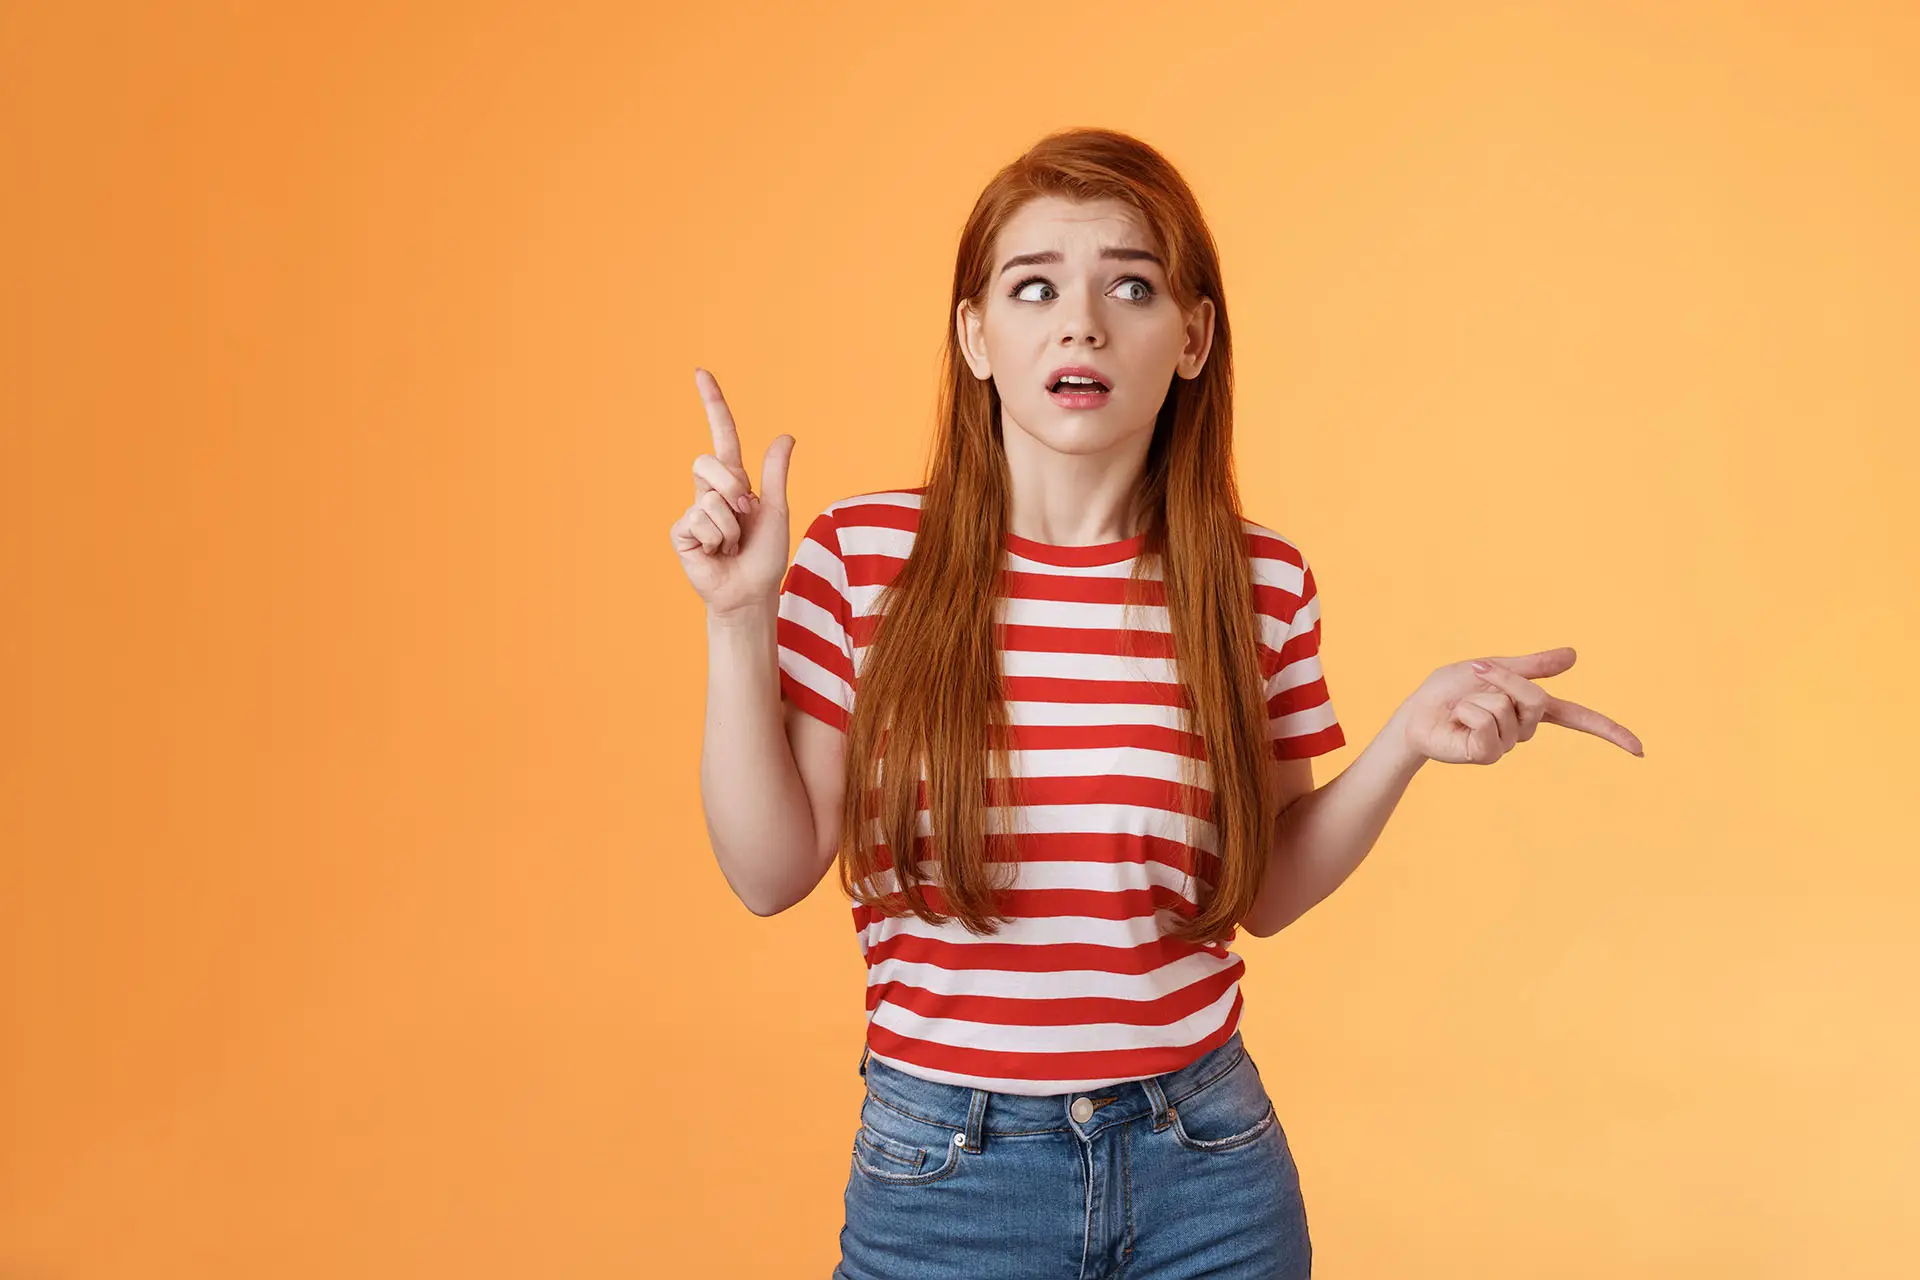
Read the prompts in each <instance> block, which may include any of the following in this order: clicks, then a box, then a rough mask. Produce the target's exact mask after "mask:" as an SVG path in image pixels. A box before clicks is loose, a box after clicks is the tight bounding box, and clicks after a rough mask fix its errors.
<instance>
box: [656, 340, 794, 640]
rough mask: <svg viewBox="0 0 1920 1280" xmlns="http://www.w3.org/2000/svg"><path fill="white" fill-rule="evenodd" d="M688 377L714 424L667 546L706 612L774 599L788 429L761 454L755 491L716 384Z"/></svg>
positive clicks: (784, 534)
mask: <svg viewBox="0 0 1920 1280" xmlns="http://www.w3.org/2000/svg"><path fill="white" fill-rule="evenodd" d="M693 382H694V385H695V386H696V387H698V388H699V390H700V399H701V400H702V401H703V402H705V404H706V407H707V423H708V425H709V426H711V427H712V428H713V452H712V453H703V454H701V455H700V456H699V457H697V458H695V459H694V460H693V505H692V506H690V507H688V508H687V511H686V514H685V515H683V516H681V517H680V518H679V519H678V520H676V521H674V523H673V530H672V534H673V549H674V550H675V551H676V552H678V553H679V555H680V567H681V568H682V569H684V570H685V571H686V575H687V580H688V581H689V582H691V583H693V589H694V590H695V591H697V592H699V593H700V598H701V599H702V600H704V601H706V602H707V612H708V613H709V614H710V615H726V614H732V613H738V612H741V611H744V610H749V609H752V608H754V607H756V606H765V607H768V608H774V607H777V605H778V602H779V598H780V582H781V579H782V578H783V577H784V576H785V575H786V570H787V538H788V536H789V531H788V527H787V520H788V517H787V462H788V460H789V459H790V458H791V457H792V456H793V443H794V441H793V437H792V436H777V437H775V438H774V441H773V443H772V444H770V445H768V446H767V453H766V457H764V458H762V459H761V460H760V493H759V494H757V495H756V494H755V493H754V492H753V483H752V481H751V480H750V479H749V478H748V476H747V469H746V467H745V466H744V465H743V464H742V463H741V461H740V435H739V432H737V431H736V430H735V429H734V425H733V414H732V412H731V411H729V410H728V408H727V401H726V397H725V396H723V395H721V394H720V384H719V383H718V382H717V381H715V379H714V376H713V375H712V374H711V373H708V372H707V371H706V370H705V369H695V370H694V371H693Z"/></svg>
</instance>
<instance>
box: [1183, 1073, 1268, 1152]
mask: <svg viewBox="0 0 1920 1280" xmlns="http://www.w3.org/2000/svg"><path fill="white" fill-rule="evenodd" d="M1168 1101H1169V1102H1170V1103H1171V1104H1172V1108H1173V1134H1174V1137H1176V1138H1178V1139H1179V1140H1180V1145H1181V1146H1183V1147H1186V1148H1187V1149H1188V1150H1190V1151H1207V1152H1219V1151H1232V1150H1234V1149H1235V1148H1238V1147H1242V1146H1245V1145H1246V1144H1247V1143H1249V1142H1252V1141H1253V1140H1254V1139H1255V1138H1258V1137H1259V1136H1260V1135H1261V1134H1263V1133H1265V1132H1266V1131H1267V1130H1268V1129H1271V1128H1272V1127H1273V1125H1274V1122H1275V1120H1276V1119H1277V1118H1278V1116H1277V1114H1276V1112H1275V1111H1274V1106H1273V1099H1272V1098H1270V1097H1268V1096H1267V1088H1266V1085H1265V1084H1263V1083H1262V1082H1261V1080H1260V1070H1259V1068H1258V1067H1256V1066H1254V1064H1253V1058H1252V1056H1251V1055H1249V1054H1247V1053H1246V1052H1245V1051H1242V1052H1241V1054H1240V1059H1239V1061H1237V1062H1235V1063H1234V1064H1233V1066H1232V1067H1230V1068H1228V1069H1227V1070H1226V1071H1223V1072H1221V1073H1220V1074H1219V1075H1217V1076H1215V1077H1214V1078H1213V1079H1211V1080H1209V1081H1207V1082H1206V1083H1204V1084H1202V1085H1201V1086H1200V1088H1199V1089H1197V1090H1195V1091H1194V1092H1192V1093H1190V1094H1188V1095H1187V1096H1186V1097H1184V1098H1180V1099H1177V1100H1176V1099H1171V1098H1170V1099H1168Z"/></svg>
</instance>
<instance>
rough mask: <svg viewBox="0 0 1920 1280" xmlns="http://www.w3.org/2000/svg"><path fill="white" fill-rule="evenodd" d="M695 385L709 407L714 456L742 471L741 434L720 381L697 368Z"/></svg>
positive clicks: (708, 417)
mask: <svg viewBox="0 0 1920 1280" xmlns="http://www.w3.org/2000/svg"><path fill="white" fill-rule="evenodd" d="M693 384H694V386H696V387H698V388H699V389H700V399H701V402H702V403H704V404H705V405H706V406H707V425H708V426H710V427H712V428H713V456H714V457H716V458H718V459H720V461H722V462H724V463H726V464H727V465H728V466H729V467H731V468H733V469H734V470H736V471H737V470H740V469H741V463H740V433H739V431H737V430H736V429H735V428H734V425H733V411H732V410H730V409H728V408H727V398H726V397H725V396H723V395H721V394H720V383H719V380H718V379H716V378H715V377H714V376H713V375H712V374H711V373H708V372H707V371H706V370H705V369H702V368H699V367H697V366H696V367H695V369H694V371H693Z"/></svg>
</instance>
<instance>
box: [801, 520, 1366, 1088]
mask: <svg viewBox="0 0 1920 1280" xmlns="http://www.w3.org/2000/svg"><path fill="white" fill-rule="evenodd" d="M920 497H921V490H919V489H899V490H887V491H883V492H878V493H869V494H862V495H859V496H856V497H850V498H844V499H842V500H841V501H839V502H836V503H834V504H832V505H831V506H829V507H828V508H827V509H826V510H825V511H824V512H822V513H821V514H820V515H819V516H818V517H817V518H816V519H815V520H814V521H813V523H812V525H810V526H809V527H808V529H807V532H806V535H805V536H804V537H803V538H802V540H801V542H800V546H799V548H798V550H797V551H796V552H795V554H794V559H793V563H792V564H791V565H790V566H789V568H788V570H787V575H786V581H785V583H784V584H783V586H782V589H781V594H780V619H779V626H778V637H779V660H780V688H781V693H782V696H783V697H785V698H786V699H787V700H788V701H789V702H792V703H793V704H794V705H795V706H797V707H799V708H800V709H801V710H804V711H806V712H808V713H810V714H812V715H814V716H815V717H817V718H819V719H821V720H823V721H825V722H826V723H828V724H830V725H833V726H835V727H836V728H839V729H842V730H844V729H845V728H846V727H847V718H848V713H849V711H850V710H851V708H852V706H853V696H854V691H855V688H856V686H857V672H858V670H859V669H860V664H861V663H862V662H863V661H864V659H865V654H866V651H867V648H868V646H869V645H870V643H871V641H872V637H873V632H874V628H875V626H876V625H877V622H878V619H876V618H875V617H874V616H873V615H872V613H871V612H870V611H871V609H872V606H873V603H874V600H875V598H876V597H877V596H878V595H879V593H880V591H881V589H882V588H883V587H884V586H885V585H886V584H887V583H888V582H890V581H891V580H892V578H893V575H894V574H895V573H897V572H898V571H899V569H900V567H901V566H902V565H903V564H905V562H906V558H907V555H908V552H909V551H910V549H911V548H912V545H913V535H914V531H915V529H916V527H917V526H918V523H919V515H920ZM1243 523H1244V527H1245V529H1246V533H1247V555H1248V557H1249V563H1250V564H1251V566H1252V572H1253V581H1254V593H1253V594H1254V608H1255V613H1256V618H1257V622H1258V626H1259V636H1260V644H1261V648H1260V660H1261V671H1262V673H1263V675H1264V677H1265V692H1266V697H1267V714H1268V726H1269V729H1270V731H1271V736H1272V740H1273V753H1274V755H1275V757H1276V758H1280V759H1298V758H1301V757H1306V756H1317V755H1321V754H1323V753H1325V752H1328V751H1332V750H1333V749H1335V748H1336V747H1340V746H1344V745H1345V744H1346V738H1345V735H1344V734H1343V733H1342V731H1341V728H1340V723H1339V721H1338V720H1337V719H1336V718H1335V716H1334V710H1333V703H1332V701H1331V699H1330V698H1329V697H1328V694H1327V687H1326V682H1325V680H1324V678H1323V677H1322V675H1321V671H1320V658H1319V648H1320V604H1319V598H1318V596H1317V594H1316V592H1315V589H1314V581H1313V571H1312V569H1311V568H1310V567H1309V566H1308V564H1307V562H1306V558H1305V557H1304V556H1303V555H1301V553H1300V551H1299V549H1298V548H1297V547H1295V546H1294V545H1293V544H1292V543H1291V542H1289V541H1287V540H1286V539H1285V538H1282V537H1281V536H1280V535H1279V534H1277V533H1274V532H1273V531H1272V530H1270V529H1267V528H1264V527H1263V526H1260V525H1257V524H1254V523H1252V522H1250V521H1247V522H1243ZM1141 541H1142V540H1141V539H1140V538H1138V537H1135V538H1129V539H1126V540H1124V541H1121V542H1113V543H1106V544H1102V545H1100V546H1093V547H1064V546H1052V545H1048V544H1043V543H1038V542H1034V541H1031V540H1029V539H1026V538H1021V537H1018V536H1010V537H1009V539H1008V555H1007V561H1006V565H1005V569H1006V576H1005V582H1006V588H1005V590H1004V592H1003V606H1002V607H1003V612H1002V614H1001V615H1000V620H999V622H998V624H997V635H998V637H999V643H1000V653H1001V664H1002V670H1003V672H1004V673H1005V685H1006V695H1007V711H1008V717H1009V719H1010V722H1011V725H1012V744H1011V745H1012V765H1013V768H1014V770H1015V772H1016V773H1017V774H1019V775H1020V777H1021V779H1022V781H1023V782H1024V789H1025V792H1026V803H1025V804H1022V805H1019V806H1017V807H1016V806H1015V805H1013V804H1011V803H1010V802H1006V801H1010V797H1008V796H1007V795H1006V793H1005V792H1004V785H1005V781H1004V780H998V779H989V780H988V798H989V800H990V801H995V803H992V804H990V807H989V808H988V809H987V810H986V819H985V821H986V829H987V832H988V854H989V856H990V857H992V858H994V859H995V860H997V861H1004V862H1009V863H1013V864H1014V865H1013V867H1012V869H1011V871H1009V869H1007V868H1003V867H996V868H995V871H996V872H997V873H998V874H999V876H1000V877H1001V878H1002V879H1003V880H1006V879H1008V877H1009V876H1012V879H1011V881H1010V887H1009V888H1007V889H1005V890H1003V891H1002V892H1001V895H1000V900H1001V902H1002V903H1003V904H1004V909H1005V910H1006V911H1008V912H1010V913H1011V914H1013V915H1014V916H1015V917H1016V919H1014V920H1013V921H1012V922H1011V923H1003V924H1001V925H1000V927H999V932H998V933H997V934H994V935H991V936H987V937H979V936H976V935H974V934H972V933H969V932H968V931H967V930H966V928H965V927H964V926H962V925H960V924H959V923H957V922H949V923H947V924H944V925H940V926H933V925H928V924H926V923H924V922H923V921H921V920H920V919H919V918H918V917H917V916H913V915H906V916H901V917H893V918H889V917H886V916H882V915H880V914H878V913H877V912H875V911H873V910H871V909H870V908H867V907H864V906H861V905H859V904H857V903H856V904H853V920H854V927H855V929H856V930H857V931H858V934H857V936H858V939H859V943H860V948H861V952H862V954H863V955H864V956H865V957H866V962H867V1010H868V1026H867V1046H868V1048H869V1050H870V1051H871V1052H872V1054H873V1056H874V1057H877V1058H880V1059H882V1060H883V1061H885V1062H887V1063H889V1064H890V1065H892V1066H895V1067H897V1068H899V1069H900V1070H902V1071H905V1072H908V1073H910V1074H913V1075H917V1076H923V1077H925V1078H927V1079H931V1080H939V1081H944V1082H947V1083H951V1084H960V1085H970V1086H977V1087H980V1088H984V1089H993V1090H997V1091H1000V1092H1005V1093H1023V1094H1050V1093H1068V1092H1080V1091H1084V1090H1088V1089H1095V1088H1100V1087H1102V1086H1105V1085H1110V1084H1117V1083H1119V1082H1121V1081H1125V1080H1137V1079H1140V1078H1141V1077H1143V1076H1148V1075H1159V1074H1164V1073H1166V1072H1169V1071H1173V1070H1177V1069H1178V1068H1180V1067H1182V1066H1185V1065H1186V1064H1187V1063H1189V1062H1192V1061H1193V1060H1194V1059H1196V1058H1199V1057H1200V1056H1201V1055H1203V1054H1205V1053H1207V1052H1208V1051H1209V1050H1211V1049H1214V1048H1216V1047H1218V1046H1219V1045H1220V1044H1222V1043H1224V1042H1225V1041H1226V1040H1227V1039H1228V1037H1230V1036H1231V1035H1232V1034H1233V1032H1234V1029H1235V1028H1236V1027H1237V1026H1238V1025H1239V1019H1240V1007H1241V996H1240V987H1239V979H1240V974H1241V970H1242V967H1243V966H1242V961H1241V960H1240V958H1239V957H1238V956H1236V955H1234V954H1233V952H1232V951H1231V950H1229V949H1228V946H1227V944H1226V943H1215V944H1211V945H1206V946H1202V945H1197V944H1193V943H1186V942H1179V941H1175V940H1173V939H1169V938H1166V937H1163V936H1162V935H1161V916H1160V915H1159V914H1158V913H1161V912H1166V913H1168V915H1169V916H1172V915H1182V916H1190V915H1192V914H1193V913H1194V911H1195V910H1196V905H1195V904H1196V900H1197V897H1198V893H1197V889H1198V886H1196V885H1195V884H1194V883H1193V881H1194V880H1198V881H1199V882H1200V883H1201V884H1203V885H1206V886H1207V887H1211V884H1212V878H1213V876H1214V875H1216V874H1217V871H1218V867H1219V860H1218V853H1217V849H1216V847H1215V846H1214V844H1213V836H1212V827H1211V825H1210V824H1209V823H1208V822H1206V821H1205V820H1204V819H1205V818H1206V816H1207V814H1208V812H1209V808H1208V806H1209V801H1210V798H1211V797H1210V795H1209V793H1208V792H1207V790H1206V786H1207V767H1206V763H1205V761H1204V760H1200V761H1199V762H1198V763H1199V768H1198V773H1197V776H1198V779H1199V783H1200V787H1199V789H1198V791H1195V790H1194V789H1192V788H1190V787H1189V786H1188V785H1187V784H1186V783H1185V782H1184V781H1183V772H1182V766H1183V764H1184V763H1185V760H1184V757H1186V756H1190V755H1191V756H1195V757H1198V756H1199V755H1201V753H1202V752H1203V750H1204V745H1203V743H1202V742H1201V740H1200V739H1199V738H1198V737H1197V736H1195V735H1193V734H1192V733H1190V732H1188V731H1187V730H1186V728H1185V724H1186V709H1185V702H1184V697H1183V694H1182V692H1181V690H1180V688H1179V684H1178V682H1177V679H1176V677H1175V668H1174V662H1173V656H1172V651H1171V641H1172V636H1171V634H1170V632H1169V626H1168V620H1167V610H1166V608H1165V607H1164V605H1163V604H1161V603H1159V602H1158V601H1159V600H1160V597H1159V595H1158V583H1157V581H1155V582H1154V583H1153V584H1152V585H1151V590H1152V592H1153V594H1152V595H1151V596H1150V597H1149V599H1150V600H1151V601H1152V603H1148V604H1145V605H1136V606H1133V608H1132V609H1131V610H1130V611H1128V616H1127V618H1126V619H1125V620H1124V621H1123V617H1122V614H1123V601H1124V596H1123V595H1122V594H1121V592H1122V589H1123V587H1124V585H1125V582H1126V580H1127V578H1128V577H1129V576H1130V574H1131V572H1132V569H1133V560H1134V557H1135V555H1136V553H1137V551H1138V549H1139V546H1140V543H1141ZM1128 623H1131V624H1132V630H1131V634H1130V635H1129V634H1128V633H1127V632H1126V631H1123V627H1126V626H1127V624H1128ZM1123 637H1126V638H1127V639H1128V640H1129V646H1130V650H1131V651H1130V652H1123V651H1122V644H1121V641H1122V639H1123ZM923 778H924V774H923ZM922 803H923V805H924V795H923V797H922ZM1189 811H1191V812H1193V813H1195V814H1197V815H1198V816H1199V817H1200V818H1201V819H1202V821H1200V822H1199V824H1198V838H1199V840H1200V846H1199V847H1198V848H1195V847H1192V846H1190V845H1188V844H1187V843H1186V838H1187V829H1186V825H1187V824H1186V814H1187V813H1188V812H1189ZM874 825H875V838H876V839H878V838H879V831H878V826H879V824H878V822H877V821H876V822H875V824H874ZM918 830H919V835H920V837H921V839H922V841H925V840H926V838H927V837H928V835H929V833H930V828H929V826H928V821H927V814H926V811H925V809H924V808H922V810H921V812H920V815H919V827H918ZM1016 833H1017V834H1016ZM927 848H928V845H926V844H924V843H922V844H921V845H920V846H919V848H918V850H917V851H918V852H925V851H926V850H927ZM879 857H880V862H881V866H882V868H883V869H882V870H880V871H879V872H877V873H876V875H875V876H874V878H873V880H872V882H871V883H872V884H873V886H874V887H875V888H876V889H878V890H879V891H880V892H882V893H889V892H893V891H895V890H897V889H898V887H899V885H898V882H897V881H896V880H895V878H894V871H893V870H892V867H893V860H892V856H891V853H890V851H888V850H887V849H886V848H885V847H884V845H883V846H882V847H881V849H880V850H879ZM919 865H920V867H921V868H922V869H923V874H924V875H926V876H928V877H929V878H930V879H931V880H933V881H937V879H938V869H939V863H938V861H937V860H935V859H930V858H922V859H921V861H920V863H919ZM923 887H924V891H925V892H926V894H927V897H928V900H929V902H930V903H931V904H932V905H933V906H934V907H936V908H942V907H943V902H942V897H941V894H940V891H939V888H938V886H937V883H929V884H927V885H925V886H923ZM1231 941H1232V937H1229V938H1228V939H1227V942H1228V943H1230V942H1231Z"/></svg>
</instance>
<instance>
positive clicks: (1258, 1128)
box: [1173, 1098, 1280, 1152]
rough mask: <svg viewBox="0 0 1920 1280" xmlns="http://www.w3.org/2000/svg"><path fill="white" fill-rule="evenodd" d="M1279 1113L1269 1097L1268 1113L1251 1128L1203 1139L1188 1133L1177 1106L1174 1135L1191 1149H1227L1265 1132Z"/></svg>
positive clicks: (1182, 1144)
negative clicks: (1221, 1136) (1222, 1136)
mask: <svg viewBox="0 0 1920 1280" xmlns="http://www.w3.org/2000/svg"><path fill="white" fill-rule="evenodd" d="M1279 1114H1280V1113H1279V1110H1278V1109H1277V1108H1276V1107H1275V1106H1274V1105H1273V1099H1272V1098H1268V1099H1267V1110H1266V1113H1265V1114H1264V1115H1262V1116H1261V1117H1260V1118H1259V1119H1258V1120H1256V1121H1254V1122H1253V1125H1252V1126H1251V1127H1250V1128H1247V1129H1243V1130H1242V1131H1240V1132H1239V1133H1234V1134H1229V1135H1227V1136H1226V1137H1224V1138H1212V1139H1202V1138H1195V1137H1191V1136H1190V1135H1189V1134H1188V1133H1187V1127H1186V1125H1184V1124H1182V1123H1181V1121H1180V1111H1179V1109H1178V1108H1175V1109H1174V1112H1173V1136H1174V1137H1176V1138H1178V1139H1179V1140H1180V1145H1181V1146H1183V1147H1185V1148H1187V1149H1188V1150H1189V1151H1205V1152H1214V1151H1226V1150H1230V1149H1231V1148H1233V1147H1238V1146H1244V1145H1245V1144H1247V1143H1249V1142H1252V1141H1253V1140H1254V1139H1255V1138H1257V1137H1259V1136H1260V1135H1261V1134H1263V1133H1265V1132H1266V1131H1267V1130H1268V1129H1269V1128H1271V1127H1272V1126H1273V1122H1274V1121H1275V1120H1276V1119H1277V1118H1278V1117H1279Z"/></svg>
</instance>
